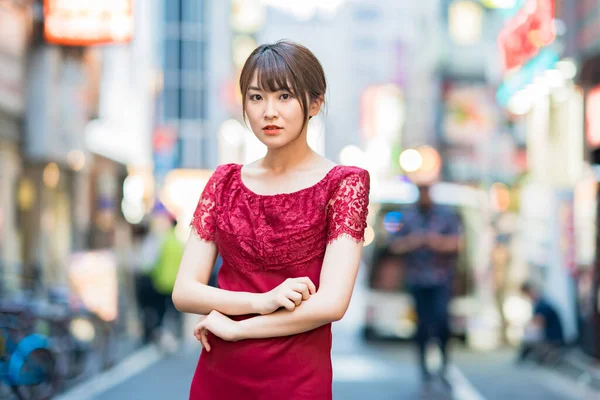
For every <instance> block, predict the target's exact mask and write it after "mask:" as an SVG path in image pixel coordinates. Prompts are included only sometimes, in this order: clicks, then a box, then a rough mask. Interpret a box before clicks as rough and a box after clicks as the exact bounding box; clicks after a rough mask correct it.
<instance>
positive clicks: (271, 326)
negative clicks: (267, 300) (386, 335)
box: [209, 236, 363, 340]
mask: <svg viewBox="0 0 600 400" xmlns="http://www.w3.org/2000/svg"><path fill="white" fill-rule="evenodd" d="M362 247H363V244H362V242H359V243H357V241H356V240H354V239H351V238H348V237H347V236H340V237H339V238H338V239H336V240H334V241H333V242H332V243H330V244H329V245H328V246H327V250H326V252H325V258H324V260H323V268H322V270H321V277H320V286H319V290H318V291H317V293H316V294H314V295H313V296H311V298H310V299H308V300H307V301H305V302H303V303H302V304H301V305H300V306H298V307H297V308H296V309H295V310H294V311H292V312H289V311H286V310H282V311H277V312H275V313H273V314H269V315H262V316H257V317H254V318H249V319H246V320H243V321H240V322H238V324H239V325H238V329H237V335H236V337H235V338H234V340H242V339H259V338H271V337H279V336H289V335H294V334H297V333H302V332H306V331H309V330H312V329H315V328H318V327H320V326H322V325H325V324H328V323H330V322H334V321H338V320H340V319H342V317H343V316H344V314H345V313H346V310H347V309H348V305H349V304H350V298H351V297H352V291H353V289H354V283H355V281H356V275H357V273H358V267H359V264H360V256H361V252H362ZM209 330H210V329H209Z"/></svg>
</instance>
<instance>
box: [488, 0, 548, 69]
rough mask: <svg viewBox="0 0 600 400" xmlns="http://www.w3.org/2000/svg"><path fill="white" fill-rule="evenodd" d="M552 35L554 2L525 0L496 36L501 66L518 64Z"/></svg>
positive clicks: (524, 60) (538, 49) (522, 62)
mask: <svg viewBox="0 0 600 400" xmlns="http://www.w3.org/2000/svg"><path fill="white" fill-rule="evenodd" d="M555 38H556V32H555V28H554V1H553V0H528V1H527V2H526V3H525V4H524V5H523V7H522V8H521V9H520V10H519V11H518V12H517V14H516V15H515V16H514V17H513V18H511V19H510V20H509V21H508V23H507V24H506V25H505V26H504V28H503V29H502V31H500V35H499V36H498V47H499V50H500V55H501V58H502V62H503V65H504V68H505V69H507V70H509V69H513V68H517V67H520V66H521V65H523V64H524V63H526V62H527V61H528V60H529V59H531V58H532V57H534V56H535V55H536V54H537V53H538V52H539V51H540V49H541V48H542V47H544V46H547V45H549V44H551V43H552V42H553V41H554V39H555Z"/></svg>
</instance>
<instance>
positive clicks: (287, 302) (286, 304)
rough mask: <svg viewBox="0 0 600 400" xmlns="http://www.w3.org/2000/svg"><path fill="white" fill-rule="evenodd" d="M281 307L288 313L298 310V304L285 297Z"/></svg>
mask: <svg viewBox="0 0 600 400" xmlns="http://www.w3.org/2000/svg"><path fill="white" fill-rule="evenodd" d="M281 306H282V307H283V308H285V309H286V310H288V311H294V309H295V308H296V304H294V302H293V301H291V300H290V299H288V298H287V297H284V298H283V299H282V301H281Z"/></svg>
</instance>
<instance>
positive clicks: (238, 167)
mask: <svg viewBox="0 0 600 400" xmlns="http://www.w3.org/2000/svg"><path fill="white" fill-rule="evenodd" d="M243 167H244V166H243V165H242V164H237V173H236V178H237V180H238V183H239V184H240V186H241V187H242V188H243V189H244V190H245V191H246V192H248V193H250V194H251V195H253V196H257V197H282V196H293V195H297V194H300V193H302V192H306V191H308V190H311V189H314V188H316V187H318V186H321V185H322V184H323V182H325V181H326V180H327V179H329V176H330V175H331V174H332V173H333V171H335V170H336V169H338V168H339V167H341V165H339V164H337V165H334V166H333V167H332V168H331V169H330V170H329V171H327V173H326V174H325V176H323V178H321V179H320V180H319V181H318V182H317V183H315V184H313V185H311V186H308V187H305V188H302V189H300V190H296V191H294V192H289V193H275V194H260V193H256V192H255V191H253V190H252V189H250V188H249V187H248V186H246V184H245V183H244V180H243V179H242V168H243Z"/></svg>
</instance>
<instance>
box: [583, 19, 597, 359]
mask: <svg viewBox="0 0 600 400" xmlns="http://www.w3.org/2000/svg"><path fill="white" fill-rule="evenodd" d="M599 26H600V24H599ZM583 37H585V36H583ZM595 47H596V48H598V46H595ZM582 51H583V52H584V54H591V55H588V56H585V57H583V61H582V64H581V73H580V77H579V81H580V84H581V85H582V87H583V90H584V96H585V116H586V125H585V135H584V136H585V145H586V151H585V154H586V157H587V161H588V163H589V165H590V166H591V168H592V171H593V174H592V177H593V183H592V184H593V186H592V188H591V189H589V188H588V189H589V190H592V191H594V192H595V201H594V203H590V202H588V204H587V207H586V208H585V211H587V212H588V214H589V215H590V217H592V218H589V220H590V221H593V223H592V224H591V225H590V226H589V229H588V231H587V233H588V235H587V236H588V237H589V239H590V240H593V241H595V248H594V252H593V257H591V260H589V263H586V264H584V265H583V266H582V269H581V274H580V276H579V282H578V297H579V306H580V307H579V315H580V326H581V332H582V335H581V346H582V348H583V350H584V351H585V352H586V353H588V354H589V355H591V356H594V357H596V358H600V301H599V299H600V254H599V253H600V252H599V251H598V249H600V241H599V240H598V239H599V238H600V231H599V229H600V221H598V216H599V215H600V213H599V212H598V211H599V210H600V189H599V188H600V185H598V181H600V174H599V173H598V171H599V168H600V157H599V154H600V120H598V116H599V115H600V101H599V100H600V97H599V94H598V93H599V92H600V49H598V50H594V49H593V48H590V49H588V50H587V51H586V48H585V47H583V48H582ZM584 189H585V188H584ZM589 190H588V191H589ZM590 231H593V232H590Z"/></svg>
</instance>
